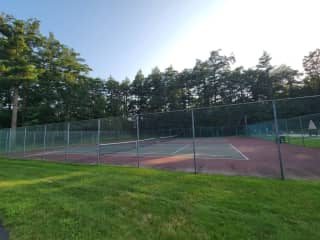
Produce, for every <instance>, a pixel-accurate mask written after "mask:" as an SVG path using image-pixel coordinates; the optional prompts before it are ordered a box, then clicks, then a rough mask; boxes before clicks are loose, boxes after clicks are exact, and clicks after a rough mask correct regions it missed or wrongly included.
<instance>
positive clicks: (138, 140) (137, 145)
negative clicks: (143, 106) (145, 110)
mask: <svg viewBox="0 0 320 240" xmlns="http://www.w3.org/2000/svg"><path fill="white" fill-rule="evenodd" d="M136 126H137V141H136V150H137V158H138V159H137V160H138V168H139V167H140V126H139V114H137V115H136Z"/></svg>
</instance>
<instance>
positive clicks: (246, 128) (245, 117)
mask: <svg viewBox="0 0 320 240" xmlns="http://www.w3.org/2000/svg"><path fill="white" fill-rule="evenodd" d="M244 125H245V131H246V132H245V135H246V136H248V135H249V134H248V132H249V131H248V117H247V115H244Z"/></svg>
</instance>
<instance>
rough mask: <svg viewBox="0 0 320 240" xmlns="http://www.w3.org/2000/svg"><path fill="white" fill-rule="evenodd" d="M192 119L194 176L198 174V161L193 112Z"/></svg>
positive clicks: (192, 113)
mask: <svg viewBox="0 0 320 240" xmlns="http://www.w3.org/2000/svg"><path fill="white" fill-rule="evenodd" d="M191 118H192V147H193V166H194V174H197V161H196V132H195V127H194V112H193V110H192V111H191Z"/></svg>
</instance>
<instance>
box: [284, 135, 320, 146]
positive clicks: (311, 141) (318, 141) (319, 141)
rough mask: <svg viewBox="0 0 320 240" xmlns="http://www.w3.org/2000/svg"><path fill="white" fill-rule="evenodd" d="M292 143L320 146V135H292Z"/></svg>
mask: <svg viewBox="0 0 320 240" xmlns="http://www.w3.org/2000/svg"><path fill="white" fill-rule="evenodd" d="M289 141H290V144H295V145H299V146H305V147H311V148H320V137H305V138H304V139H302V137H290V139H289Z"/></svg>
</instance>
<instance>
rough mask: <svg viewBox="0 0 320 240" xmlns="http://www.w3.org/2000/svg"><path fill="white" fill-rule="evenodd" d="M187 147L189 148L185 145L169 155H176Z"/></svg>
mask: <svg viewBox="0 0 320 240" xmlns="http://www.w3.org/2000/svg"><path fill="white" fill-rule="evenodd" d="M188 146H189V144H186V145H184V146H182V147H181V148H178V150H176V151H174V152H173V153H171V154H176V153H178V152H181V151H182V150H183V149H185V148H186V147H188Z"/></svg>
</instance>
